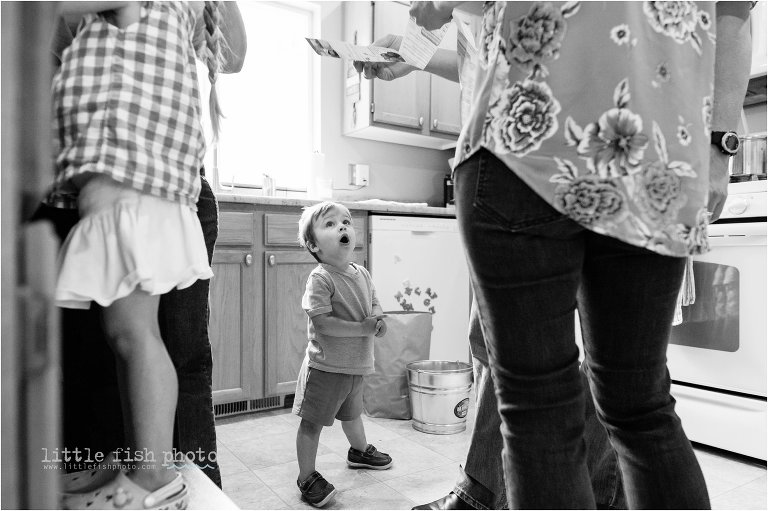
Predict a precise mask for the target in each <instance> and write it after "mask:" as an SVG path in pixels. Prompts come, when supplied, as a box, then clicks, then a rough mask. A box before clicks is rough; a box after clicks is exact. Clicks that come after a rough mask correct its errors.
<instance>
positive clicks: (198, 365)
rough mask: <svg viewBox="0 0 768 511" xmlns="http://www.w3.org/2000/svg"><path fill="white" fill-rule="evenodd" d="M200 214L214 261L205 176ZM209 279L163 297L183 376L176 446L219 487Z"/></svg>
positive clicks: (164, 319)
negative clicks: (209, 334) (210, 333)
mask: <svg viewBox="0 0 768 511" xmlns="http://www.w3.org/2000/svg"><path fill="white" fill-rule="evenodd" d="M202 183H203V187H202V190H201V192H200V198H199V199H198V202H197V215H198V218H199V219H200V224H201V226H202V228H203V236H204V238H205V244H206V248H207V249H208V261H209V263H210V261H211V259H212V257H213V248H214V244H215V242H216V237H217V236H218V205H217V203H216V197H215V196H214V194H213V191H212V190H211V187H210V186H209V185H208V183H207V181H206V180H205V179H204V178H203V180H202ZM209 284H210V281H209V280H198V281H197V282H195V283H194V284H193V285H192V286H190V287H188V288H186V289H181V290H179V289H174V290H172V291H170V292H169V293H166V294H164V295H163V296H162V297H161V298H160V309H159V312H158V319H159V322H160V332H161V335H162V337H163V341H164V342H165V345H166V347H167V349H168V353H169V354H170V356H171V359H172V360H173V364H174V366H175V367H176V373H177V374H178V379H179V398H178V403H177V405H176V424H175V428H174V447H175V448H176V449H178V450H180V451H182V452H183V453H185V454H188V455H190V456H192V457H193V458H194V459H195V462H196V464H197V465H198V466H199V467H200V468H201V469H202V471H203V472H204V473H205V474H206V475H207V476H208V477H209V478H210V479H211V480H212V481H213V482H214V483H215V484H216V485H217V486H219V487H221V473H220V470H219V465H218V462H217V461H216V429H215V423H214V415H213V397H212V372H213V359H212V356H211V344H210V340H209V338H208V317H209V308H208V289H209Z"/></svg>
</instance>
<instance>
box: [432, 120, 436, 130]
mask: <svg viewBox="0 0 768 511" xmlns="http://www.w3.org/2000/svg"><path fill="white" fill-rule="evenodd" d="M432 127H433V128H435V129H437V119H434V120H432Z"/></svg>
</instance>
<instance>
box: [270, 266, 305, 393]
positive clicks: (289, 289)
mask: <svg viewBox="0 0 768 511" xmlns="http://www.w3.org/2000/svg"><path fill="white" fill-rule="evenodd" d="M264 259H265V262H264V323H265V325H264V332H265V335H266V339H265V351H266V359H265V374H266V389H265V392H266V395H267V396H274V395H279V394H293V393H294V392H295V390H296V376H298V374H299V368H300V367H301V361H302V360H303V359H304V353H305V351H306V349H307V314H306V313H305V312H304V309H302V308H301V297H302V296H303V295H304V289H305V288H306V286H307V277H309V274H310V273H311V272H312V270H313V269H314V268H315V266H317V261H315V259H314V258H313V257H312V256H311V255H309V253H308V252H307V251H274V252H266V253H265V254H264Z"/></svg>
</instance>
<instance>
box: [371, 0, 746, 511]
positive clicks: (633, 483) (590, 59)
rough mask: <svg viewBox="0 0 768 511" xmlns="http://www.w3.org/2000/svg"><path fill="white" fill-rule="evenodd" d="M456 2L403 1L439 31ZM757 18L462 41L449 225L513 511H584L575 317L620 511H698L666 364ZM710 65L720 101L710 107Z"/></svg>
mask: <svg viewBox="0 0 768 511" xmlns="http://www.w3.org/2000/svg"><path fill="white" fill-rule="evenodd" d="M455 4H456V2H414V4H413V5H412V7H411V14H412V15H413V16H414V17H415V18H416V21H417V23H418V24H419V25H421V26H424V27H426V28H428V29H435V28H438V27H440V26H442V25H443V24H444V23H446V22H448V21H450V20H451V13H452V9H453V7H454V6H455ZM748 8H749V4H748V3H746V2H745V3H740V2H734V3H731V2H723V3H721V4H718V6H717V13H716V12H715V5H714V3H711V2H709V3H708V2H696V3H695V2H690V1H680V2H533V3H532V2H486V3H485V4H484V6H483V13H482V23H480V24H479V25H480V27H481V28H480V29H479V31H478V33H476V34H475V35H476V38H475V39H474V41H473V42H474V47H473V45H472V44H471V42H472V41H470V44H466V45H462V44H460V45H459V66H458V68H459V74H460V76H461V78H462V80H461V81H462V86H463V87H462V91H463V94H464V95H465V96H467V95H468V96H469V97H464V98H463V102H462V103H463V104H465V105H467V111H466V112H467V114H468V117H467V118H465V119H464V127H463V130H462V133H461V135H460V137H459V142H458V145H457V149H456V167H455V173H454V182H455V187H456V190H455V191H456V206H457V210H456V213H457V217H458V220H459V224H460V229H461V232H462V237H463V240H464V244H465V248H466V251H467V256H468V260H469V263H470V272H471V276H472V282H473V286H474V289H475V292H476V294H477V299H478V303H479V306H480V313H481V317H482V320H483V325H484V327H485V334H486V343H487V345H488V351H489V355H490V359H491V367H492V374H493V377H494V381H495V384H496V388H497V395H498V399H499V411H500V414H501V416H502V420H503V427H502V433H503V435H504V446H505V447H504V452H503V458H504V469H505V482H506V485H507V494H508V495H507V496H508V500H509V504H510V507H511V508H529V509H533V508H589V507H594V505H595V501H594V497H593V495H592V490H591V488H590V481H589V475H588V473H587V469H586V463H585V450H584V442H583V439H582V435H583V430H584V413H583V410H584V397H583V390H582V387H581V384H580V382H579V370H578V367H579V362H578V358H579V351H578V348H577V346H576V344H575V342H574V328H573V325H574V311H575V310H576V309H577V308H578V311H579V314H580V318H581V325H582V334H583V341H584V352H585V361H584V364H585V365H586V367H587V372H588V375H589V380H590V387H591V389H592V391H593V394H594V398H595V401H596V405H597V406H596V407H597V412H598V415H599V417H600V418H601V420H602V421H603V422H604V424H605V426H606V428H607V429H608V432H609V436H610V437H611V440H612V443H613V445H614V448H615V449H616V451H617V454H618V456H619V463H620V466H621V470H622V474H623V477H624V481H625V484H626V494H627V500H628V504H629V507H630V508H661V509H670V508H673V509H674V508H677V509H684V508H697V509H701V508H708V507H709V499H708V497H707V490H706V486H705V483H704V479H703V477H702V473H701V469H700V468H699V466H698V463H697V461H696V458H695V456H694V453H693V450H692V449H691V445H690V442H689V441H688V439H687V438H686V436H685V433H684V432H683V429H682V427H681V424H680V419H679V418H678V417H677V415H676V414H675V411H674V400H673V399H672V397H671V396H670V377H669V373H668V371H667V367H666V349H667V341H668V337H669V333H670V328H671V324H672V317H673V313H674V307H675V300H676V298H677V294H678V291H679V289H680V284H681V281H682V277H683V270H684V266H685V257H686V256H690V255H694V254H700V253H704V252H706V251H707V250H708V246H707V223H708V221H709V217H710V212H708V205H709V209H710V211H712V212H714V213H715V215H717V214H719V211H720V209H721V208H722V202H723V200H724V197H725V187H726V184H727V171H726V168H727V157H726V156H725V155H721V154H719V153H718V152H717V149H714V148H713V147H712V146H711V144H710V131H711V130H717V131H727V130H732V129H734V128H735V127H736V123H737V120H738V112H739V109H740V107H741V101H742V100H743V97H744V93H745V91H746V81H747V70H748V68H749V62H750V49H749V24H748V17H749V16H748ZM716 41H718V44H717V46H716V45H715V42H716ZM716 53H717V90H718V91H722V92H723V94H722V95H721V93H720V92H718V95H717V97H713V96H714V94H713V90H714V88H715V54H716ZM445 62H448V63H450V62H451V59H449V58H448V59H446V58H445V57H444V56H441V55H440V54H438V56H437V58H435V59H433V62H431V63H430V66H428V67H427V70H428V71H432V72H437V73H438V74H441V75H443V76H446V73H445V72H444V70H443V71H438V70H436V69H435V67H436V66H438V65H440V66H443V65H445ZM455 62H456V61H455V59H454V60H453V65H454V66H455ZM449 65H450V64H449ZM400 66H401V67H400V68H394V67H390V68H388V71H387V72H383V71H382V70H381V69H377V68H376V66H373V68H369V69H368V70H367V72H366V75H367V76H370V75H374V76H378V77H380V78H384V79H387V77H389V79H392V78H395V77H397V76H402V74H404V73H405V72H408V71H409V70H406V69H404V68H402V66H403V64H400ZM393 71H394V72H393ZM387 73H388V74H387ZM710 160H711V161H712V165H711V166H710Z"/></svg>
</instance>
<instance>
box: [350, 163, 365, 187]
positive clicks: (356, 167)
mask: <svg viewBox="0 0 768 511" xmlns="http://www.w3.org/2000/svg"><path fill="white" fill-rule="evenodd" d="M369 175H370V166H369V165H363V164H361V163H350V164H349V184H351V185H353V186H368V180H369Z"/></svg>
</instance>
